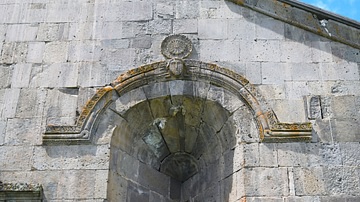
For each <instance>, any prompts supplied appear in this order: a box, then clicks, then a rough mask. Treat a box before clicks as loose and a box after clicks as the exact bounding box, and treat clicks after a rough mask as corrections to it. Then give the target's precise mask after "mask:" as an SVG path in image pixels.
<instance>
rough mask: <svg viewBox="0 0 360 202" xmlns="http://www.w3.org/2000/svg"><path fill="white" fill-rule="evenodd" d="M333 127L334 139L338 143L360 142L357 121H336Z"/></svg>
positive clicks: (359, 127) (359, 128)
mask: <svg viewBox="0 0 360 202" xmlns="http://www.w3.org/2000/svg"><path fill="white" fill-rule="evenodd" d="M334 123H335V124H334V125H332V131H333V138H334V140H335V141H337V142H359V141H360V135H359V133H360V126H359V121H358V120H356V119H352V118H349V119H342V120H337V119H335V120H334Z"/></svg>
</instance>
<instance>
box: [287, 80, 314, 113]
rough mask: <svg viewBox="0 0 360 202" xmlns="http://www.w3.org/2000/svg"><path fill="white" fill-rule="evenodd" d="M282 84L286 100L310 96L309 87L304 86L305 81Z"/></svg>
mask: <svg viewBox="0 0 360 202" xmlns="http://www.w3.org/2000/svg"><path fill="white" fill-rule="evenodd" d="M284 84H285V85H284V86H285V91H286V93H285V94H286V98H288V99H297V100H298V99H303V98H304V96H307V95H311V93H310V90H309V87H308V86H307V85H306V84H307V82H306V81H285V83H284ZM319 99H320V98H319ZM308 106H309V105H308ZM319 107H320V106H319Z"/></svg>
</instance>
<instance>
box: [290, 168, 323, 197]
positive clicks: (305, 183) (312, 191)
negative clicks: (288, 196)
mask: <svg viewBox="0 0 360 202" xmlns="http://www.w3.org/2000/svg"><path fill="white" fill-rule="evenodd" d="M294 179H295V194H296V195H300V196H303V195H305V196H306V195H307V196H309V195H310V196H313V195H315V196H316V195H324V194H326V185H325V179H326V177H325V176H324V174H323V171H322V168H321V167H313V168H311V167H310V168H294Z"/></svg>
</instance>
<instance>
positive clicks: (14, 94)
mask: <svg viewBox="0 0 360 202" xmlns="http://www.w3.org/2000/svg"><path fill="white" fill-rule="evenodd" d="M0 92H1V91H0ZM19 95H20V89H5V90H3V96H2V98H1V99H2V109H3V110H0V112H1V119H7V118H13V117H15V114H16V107H17V104H18V101H19Z"/></svg>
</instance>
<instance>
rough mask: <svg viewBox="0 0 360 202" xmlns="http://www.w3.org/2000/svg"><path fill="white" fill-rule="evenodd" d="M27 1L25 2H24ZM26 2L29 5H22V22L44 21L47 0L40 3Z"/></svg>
mask: <svg viewBox="0 0 360 202" xmlns="http://www.w3.org/2000/svg"><path fill="white" fill-rule="evenodd" d="M24 3H25V2H24ZM27 3H29V4H25V5H27V6H22V8H21V12H20V13H19V15H20V20H19V21H20V22H21V23H38V22H44V21H45V18H46V15H47V10H46V3H45V1H39V3H30V2H27Z"/></svg>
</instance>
